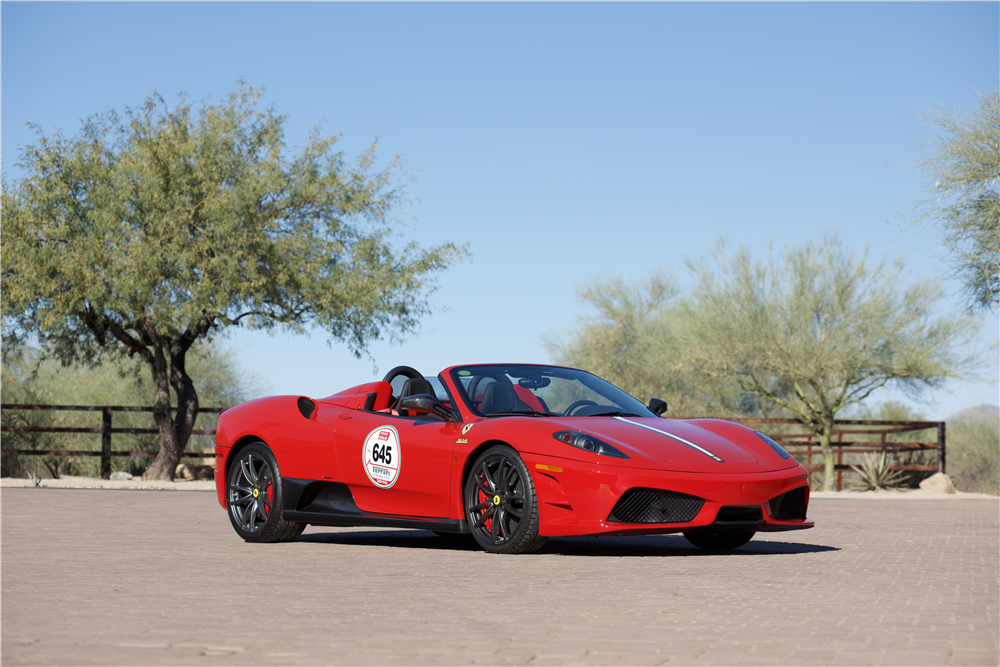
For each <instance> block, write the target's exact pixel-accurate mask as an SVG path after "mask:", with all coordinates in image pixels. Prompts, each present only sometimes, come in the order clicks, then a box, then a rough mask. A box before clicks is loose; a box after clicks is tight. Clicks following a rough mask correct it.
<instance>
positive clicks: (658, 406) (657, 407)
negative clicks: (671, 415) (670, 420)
mask: <svg viewBox="0 0 1000 667" xmlns="http://www.w3.org/2000/svg"><path fill="white" fill-rule="evenodd" d="M649 409H650V410H652V411H653V412H655V413H656V415H657V416H658V417H662V416H663V413H664V412H666V411H667V402H666V401H664V400H661V399H659V398H651V399H649Z"/></svg>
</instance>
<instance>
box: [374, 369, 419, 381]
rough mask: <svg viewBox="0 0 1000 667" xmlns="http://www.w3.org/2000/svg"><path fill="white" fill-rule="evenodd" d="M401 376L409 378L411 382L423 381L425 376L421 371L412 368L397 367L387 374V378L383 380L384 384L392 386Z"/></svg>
mask: <svg viewBox="0 0 1000 667" xmlns="http://www.w3.org/2000/svg"><path fill="white" fill-rule="evenodd" d="M400 375H402V376H403V377H405V378H409V379H410V380H420V379H423V377H424V376H423V375H421V374H420V372H419V371H417V369H416V368H411V367H410V366H396V367H395V368H393V369H392V370H391V371H389V372H388V373H386V374H385V377H384V378H382V382H388V383H389V384H392V381H393V380H395V379H396V378H398V377H399V376H400Z"/></svg>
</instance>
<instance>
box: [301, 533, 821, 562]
mask: <svg viewBox="0 0 1000 667" xmlns="http://www.w3.org/2000/svg"><path fill="white" fill-rule="evenodd" d="M313 530H316V531H317V532H309V533H305V534H303V535H302V536H301V537H299V538H298V540H297V541H299V542H313V543H321V544H342V545H355V546H373V547H390V548H398V549H437V550H441V551H482V549H480V547H479V545H478V544H476V542H475V540H474V539H473V538H472V536H471V535H446V536H440V535H436V534H434V533H432V532H430V531H426V530H379V529H350V530H344V531H336V532H320V531H322V530H323V529H322V528H314V529H313ZM759 537H760V536H758V537H755V538H754V539H753V540H751V541H750V542H748V543H747V544H746V545H744V546H742V547H740V548H738V549H734V550H732V551H706V550H704V549H699V548H698V547H696V546H694V545H692V544H691V543H690V542H688V541H687V540H686V539H684V537H683V536H682V535H615V536H610V537H609V536H605V537H553V538H550V539H549V541H548V542H546V543H545V546H543V547H542V548H541V549H540V550H539V551H537V552H536V553H538V554H548V555H559V556H605V557H623V556H633V557H634V556H659V557H666V556H672V557H678V556H718V555H727V556H734V557H735V556H762V555H775V556H777V555H783V554H806V553H821V552H826V551H839V550H840V548H839V547H832V546H827V545H822V544H808V543H803V542H789V541H779V540H775V539H774V538H767V539H759ZM484 553H485V552H484Z"/></svg>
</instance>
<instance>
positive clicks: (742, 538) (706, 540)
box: [684, 531, 754, 551]
mask: <svg viewBox="0 0 1000 667" xmlns="http://www.w3.org/2000/svg"><path fill="white" fill-rule="evenodd" d="M753 536H754V532H753V531H749V532H745V533H727V532H718V533H712V532H690V533H684V537H685V538H687V541H688V542H690V543H691V544H693V545H695V546H696V547H698V548H699V549H705V550H707V551H729V550H730V549H737V548H739V547H742V546H743V545H744V544H746V543H747V542H749V541H750V540H751V538H753Z"/></svg>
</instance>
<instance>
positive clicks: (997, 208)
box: [917, 90, 1000, 313]
mask: <svg viewBox="0 0 1000 667" xmlns="http://www.w3.org/2000/svg"><path fill="white" fill-rule="evenodd" d="M928 118H929V120H930V121H931V122H932V124H933V125H934V128H935V130H936V132H937V133H936V136H935V137H934V139H933V140H932V141H931V142H930V143H929V144H928V145H926V146H925V147H924V154H923V156H922V158H921V160H920V167H921V168H922V169H923V170H924V173H925V174H926V175H927V177H928V185H927V194H928V198H927V200H925V201H924V202H923V207H922V209H921V211H920V214H919V215H918V217H917V220H918V221H920V220H931V221H933V222H934V223H935V224H937V225H938V227H939V228H940V231H941V238H942V240H943V242H944V243H943V245H944V246H945V248H947V250H948V258H947V261H948V263H949V264H950V265H951V267H952V271H953V275H954V276H955V277H957V278H958V279H959V280H961V281H962V284H963V292H964V295H965V298H966V303H967V305H968V308H969V310H970V311H971V312H977V313H985V312H987V311H990V310H992V311H993V312H997V310H998V308H1000V91H996V90H993V91H990V92H988V93H984V94H982V95H980V99H979V107H978V108H977V109H975V110H973V111H971V112H969V113H968V114H967V115H966V116H965V117H961V116H957V115H954V114H951V113H948V112H947V111H944V110H939V111H934V112H931V113H929V114H928Z"/></svg>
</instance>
